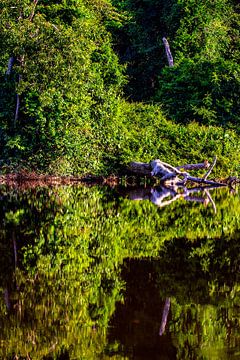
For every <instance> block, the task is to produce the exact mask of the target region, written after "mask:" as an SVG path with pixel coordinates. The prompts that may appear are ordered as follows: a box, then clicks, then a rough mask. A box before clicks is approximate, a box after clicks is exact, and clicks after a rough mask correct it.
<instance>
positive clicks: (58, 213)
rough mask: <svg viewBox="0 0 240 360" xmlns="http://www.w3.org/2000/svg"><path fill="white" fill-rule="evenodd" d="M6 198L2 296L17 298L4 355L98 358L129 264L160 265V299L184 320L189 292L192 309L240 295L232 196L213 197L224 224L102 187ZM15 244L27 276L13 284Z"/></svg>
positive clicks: (193, 209) (200, 209) (20, 273)
mask: <svg viewBox="0 0 240 360" xmlns="http://www.w3.org/2000/svg"><path fill="white" fill-rule="evenodd" d="M0 195H1V198H2V202H1V205H0V215H1V220H0V221H1V224H0V228H1V230H0V246H1V249H4V250H6V249H7V251H6V252H5V251H4V252H3V254H4V255H3V257H2V258H1V260H0V281H1V283H0V292H1V294H3V293H4V292H5V291H6V289H7V290H8V292H9V298H10V304H11V310H10V313H8V314H7V315H6V310H5V306H4V303H3V296H1V300H0V312H1V328H2V332H1V334H2V335H1V336H2V338H1V339H2V341H3V342H4V344H6V346H5V345H4V346H5V348H3V350H0V351H2V353H1V352H0V354H1V356H2V355H3V356H5V355H6V356H7V355H9V354H11V353H12V352H17V353H18V354H21V355H22V356H26V354H27V353H31V357H32V358H33V359H34V358H36V359H37V358H41V357H43V356H47V355H48V354H49V356H50V353H51V352H53V353H54V354H56V356H57V354H60V353H61V351H67V353H68V354H69V356H70V358H74V357H75V358H76V357H80V358H81V357H83V358H87V359H91V358H96V356H97V354H100V353H102V352H103V351H104V347H105V346H106V329H107V325H108V324H109V320H110V318H111V316H112V314H113V313H114V310H115V303H116V302H117V301H118V300H120V298H121V296H120V293H121V289H122V287H123V283H122V281H121V280H120V266H121V265H122V263H123V261H124V259H125V258H139V259H141V258H146V257H150V256H153V257H155V258H158V259H160V260H158V261H157V262H156V263H155V265H154V267H155V270H154V271H155V272H156V274H158V275H159V282H160V284H161V296H163V297H165V296H171V297H174V298H175V299H176V306H175V305H174V306H175V308H176V311H177V307H178V306H183V305H182V304H185V302H186V301H185V300H186V293H185V290H186V289H187V293H188V295H189V298H187V303H191V302H192V303H194V304H195V303H196V304H199V303H203V304H209V303H211V304H213V305H214V306H215V302H216V301H221V304H222V306H223V307H224V306H225V305H226V304H225V303H224V297H225V296H226V294H228V292H227V291H226V288H224V287H223V285H224V284H225V285H226V286H228V288H229V292H230V293H231V294H233V292H234V291H237V288H236V287H235V284H237V283H238V278H237V277H233V276H232V274H231V272H232V271H234V270H236V268H237V263H238V254H239V245H238V241H237V239H238V237H237V236H236V233H237V231H238V229H239V228H240V219H239V218H238V216H237V214H238V211H239V198H238V197H237V196H236V197H230V196H226V193H225V190H223V191H222V192H219V193H217V192H216V194H214V195H215V196H214V198H215V201H216V205H217V209H218V213H217V215H216V216H215V217H213V216H212V209H211V208H205V207H204V206H203V205H202V204H200V205H199V204H198V205H195V204H185V205H186V206H185V208H184V217H183V216H182V203H181V202H180V203H177V202H176V203H174V204H171V205H170V206H169V207H168V209H167V211H164V210H163V209H159V208H157V207H155V206H154V205H153V204H152V203H151V202H149V201H146V202H144V201H143V202H140V203H139V202H134V201H130V200H128V199H122V198H118V197H117V196H116V192H115V190H109V189H107V190H106V189H103V188H97V187H95V188H84V187H67V188H66V187H65V188H64V187H59V188H49V189H34V190H28V191H25V192H22V193H21V192H17V191H11V192H10V191H7V189H4V188H2V189H1V192H0ZM220 224H221V226H220ZM227 234H229V235H227ZM13 236H14V237H15V238H14V239H15V242H16V244H17V256H18V259H17V260H18V265H19V268H18V270H17V274H15V275H14V282H11V279H12V274H13V273H14V266H16V264H15V263H14V261H15V260H16V259H15V260H14V256H13V245H12V242H13V240H12V239H13ZM181 239H182V240H181ZM183 239H184V240H183ZM196 239H197V240H196ZM5 274H8V275H5ZM160 275H161V276H160ZM228 277H229V279H228ZM226 279H227V281H226ZM225 285H224V286H225ZM16 289H17V290H16ZM219 291H222V295H221V294H220V293H219ZM220 295H221V296H220ZM234 296H236V295H234ZM174 304H175V303H174ZM224 304H225V305H224ZM225 307H227V305H226V306H225ZM176 324H177V323H176ZM174 326H175V325H174ZM179 326H180V328H181V324H179ZM181 331H182V330H181ZM26 339H27V340H26ZM109 346H110V345H109ZM110 347H111V346H110ZM110 347H108V348H109V349H110ZM113 347H114V346H113ZM109 351H110V350H109ZM34 356H35V357H34Z"/></svg>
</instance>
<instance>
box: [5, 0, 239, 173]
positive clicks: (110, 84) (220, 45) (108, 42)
mask: <svg viewBox="0 0 240 360" xmlns="http://www.w3.org/2000/svg"><path fill="white" fill-rule="evenodd" d="M239 10H240V6H239V4H238V1H236V0H211V1H210V0H206V1H204V2H199V1H196V0H167V1H163V0H157V1H156V0H122V1H119V0H112V2H111V0H99V1H96V0H22V1H13V0H2V1H1V4H0V32H1V42H0V50H1V51H0V168H1V171H2V172H9V171H18V170H20V169H27V170H29V171H35V172H43V173H53V174H86V173H92V174H109V173H117V172H119V171H121V169H122V168H123V167H124V166H126V164H127V162H129V161H131V160H140V161H150V160H152V159H153V158H162V159H163V160H164V161H167V162H171V163H173V164H177V163H178V162H180V163H184V162H194V161H196V162H199V160H203V159H205V158H209V157H212V156H213V155H214V154H216V155H217V156H218V159H219V162H218V164H219V165H218V166H219V168H218V173H220V174H221V175H226V174H229V173H231V174H237V173H239V155H238V153H239V150H240V141H239V140H240V131H239V130H240V126H239V125H240V123H239V121H240V120H239V116H240V101H239V88H240V87H239V85H240V64H239V55H240V47H239V45H240V37H239V32H240V30H239V29H240V27H239V25H240V13H239ZM163 37H166V38H167V39H168V42H169V44H170V47H171V52H172V55H173V59H174V65H173V66H168V61H167V57H166V54H165V49H164V44H163V41H162V38H163Z"/></svg>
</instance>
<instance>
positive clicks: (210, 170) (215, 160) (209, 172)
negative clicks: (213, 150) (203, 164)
mask: <svg viewBox="0 0 240 360" xmlns="http://www.w3.org/2000/svg"><path fill="white" fill-rule="evenodd" d="M216 162H217V157H216V156H214V160H213V163H212V165H211V166H210V169H209V170H208V172H207V173H206V174H205V175H204V177H203V179H204V180H206V179H207V177H208V176H209V175H210V174H211V172H212V169H213V168H214V166H215V165H216Z"/></svg>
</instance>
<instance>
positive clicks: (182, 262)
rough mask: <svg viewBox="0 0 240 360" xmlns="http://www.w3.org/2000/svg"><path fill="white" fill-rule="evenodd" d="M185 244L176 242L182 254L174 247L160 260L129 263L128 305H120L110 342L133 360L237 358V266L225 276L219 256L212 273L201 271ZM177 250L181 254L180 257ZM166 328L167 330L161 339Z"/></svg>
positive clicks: (126, 271)
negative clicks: (232, 273)
mask: <svg viewBox="0 0 240 360" xmlns="http://www.w3.org/2000/svg"><path fill="white" fill-rule="evenodd" d="M182 245H183V242H181V241H180V244H179V245H178V244H176V242H175V246H176V247H177V248H178V251H175V252H174V251H173V247H174V245H173V246H172V247H171V246H170V247H167V249H166V250H165V251H162V252H161V253H160V254H159V255H160V257H159V259H158V260H154V261H153V260H151V261H150V260H135V261H133V260H129V261H126V263H125V266H124V270H123V277H124V279H125V280H126V294H125V302H124V304H119V305H118V306H117V311H116V313H115V316H114V317H113V320H112V323H111V325H112V327H111V329H112V330H111V333H110V334H109V341H110V342H113V343H114V342H116V341H118V342H120V343H121V344H122V352H123V353H124V354H126V355H129V357H130V358H135V357H137V356H139V358H142V359H147V358H149V357H147V354H151V359H155V358H156V359H161V358H164V359H172V358H177V359H205V358H206V359H209V358H211V359H212V358H213V359H214V358H218V359H231V358H234V359H235V357H234V356H235V355H234V354H236V353H237V352H238V350H239V339H240V330H239V328H240V322H239V313H240V308H239V291H238V289H239V274H236V276H233V278H230V276H229V274H230V273H231V271H234V268H232V267H231V265H229V268H228V272H227V273H225V270H226V268H225V269H222V267H221V258H219V259H217V260H220V261H219V263H218V265H216V268H215V271H214V272H213V273H211V271H207V272H206V271H203V269H202V268H201V262H200V259H197V256H196V257H195V256H193V257H188V251H185V256H186V257H185V258H184V256H183V255H184V249H183V250H182V251H180V252H179V248H181V247H182ZM196 248H197V246H196ZM189 251H191V247H189ZM178 252H179V255H180V253H181V255H182V256H179V257H177V259H176V255H177V253H178ZM222 255H223V254H222ZM235 259H239V253H236V255H235ZM212 260H213V259H212ZM173 263H175V264H173ZM190 270H191V272H189V271H190ZM166 296H169V297H171V298H169V297H168V298H167V299H166ZM165 299H166V300H165ZM170 299H171V308H170V311H169V312H168V310H169V309H168V307H169V303H170ZM166 304H167V305H166ZM166 314H167V315H168V317H167V319H166V317H165V315H166ZM165 320H166V323H165V324H163V322H165ZM162 325H164V330H165V331H164V333H163V334H162V333H161V336H160V337H159V328H160V330H161V329H162ZM157 336H158V338H157ZM174 352H175V354H174ZM152 354H153V355H152ZM148 356H149V355H148ZM231 356H232V357H231Z"/></svg>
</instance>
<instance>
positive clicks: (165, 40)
mask: <svg viewBox="0 0 240 360" xmlns="http://www.w3.org/2000/svg"><path fill="white" fill-rule="evenodd" d="M162 41H163V44H164V47H165V52H166V55H167V59H168V65H169V66H170V67H172V66H174V63H173V57H172V53H171V50H170V46H169V43H168V41H167V39H166V38H165V37H163V38H162Z"/></svg>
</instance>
